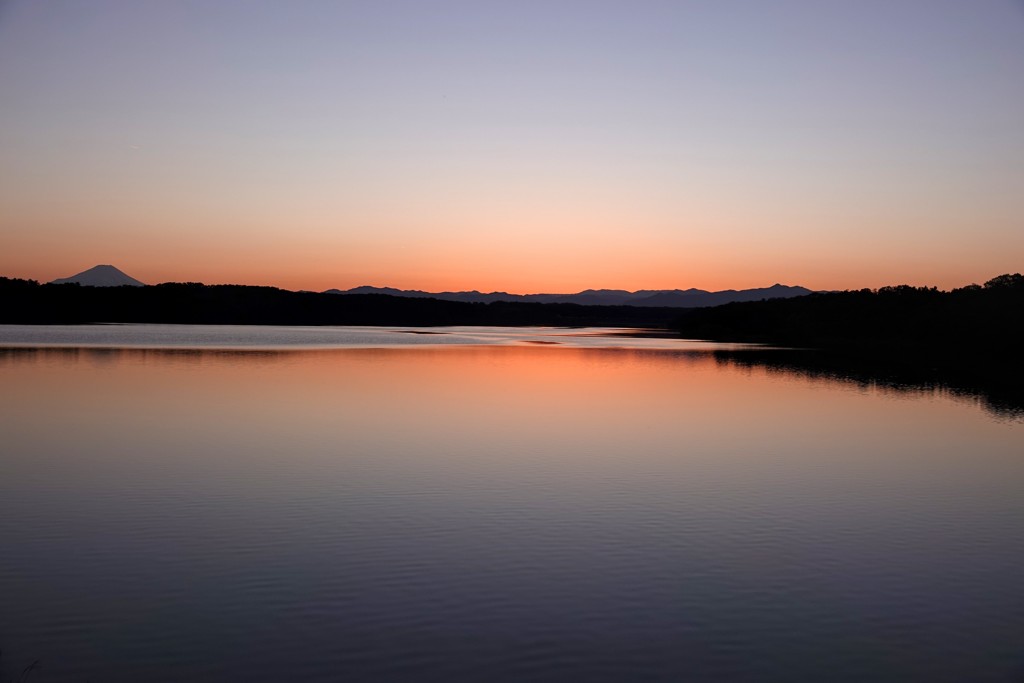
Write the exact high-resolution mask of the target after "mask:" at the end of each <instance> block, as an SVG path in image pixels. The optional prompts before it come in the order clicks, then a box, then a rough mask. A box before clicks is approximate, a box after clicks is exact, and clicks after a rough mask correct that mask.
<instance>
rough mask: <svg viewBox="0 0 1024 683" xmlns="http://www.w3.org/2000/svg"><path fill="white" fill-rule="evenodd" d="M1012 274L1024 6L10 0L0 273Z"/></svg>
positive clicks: (723, 282)
mask: <svg viewBox="0 0 1024 683" xmlns="http://www.w3.org/2000/svg"><path fill="white" fill-rule="evenodd" d="M100 263H104V264H105V263H110V264H113V265H116V266H118V267H119V268H121V269H122V270H124V271H125V272H127V273H128V274H130V275H132V276H133V277H136V278H138V279H140V280H142V281H144V282H148V283H157V282H165V281H198V282H206V283H209V284H213V283H243V284H259V285H273V286H278V287H284V288H287V289H310V290H323V289H327V288H331V287H338V288H342V289H344V288H349V287H354V286H358V285H376V286H391V287H400V288H407V289H424V290H434V291H436V290H461V289H479V290H482V291H495V290H502V291H509V292H518V293H528V292H573V291H579V290H581V289H586V288H618V289H630V290H635V289H672V288H681V289H685V288H689V287H699V288H702V289H726V288H736V289H741V288H749V287H760V286H767V285H770V284H773V283H775V282H781V283H784V284H790V285H803V286H805V287H810V288H812V289H846V288H858V289H859V288H862V287H872V288H873V287H880V286H884V285H892V284H902V283H906V284H912V285H929V286H938V287H940V288H943V289H948V288H951V287H957V286H962V285H965V284H968V283H971V282H979V283H980V282H984V281H985V280H987V279H989V278H991V277H993V276H995V275H999V274H1001V273H1007V272H1010V273H1013V272H1020V271H1021V270H1024V0H862V1H858V2H850V1H849V0H774V1H772V2H765V1H764V0H714V1H712V0H708V1H705V2H697V1H695V0H675V1H672V2H669V1H661V0H631V1H626V0H621V1H611V0H515V1H514V2H513V1H511V0H506V1H503V2H494V1H491V0H464V1H463V0H460V1H454V0H436V1H433V2H424V1H423V0H366V1H361V2H354V1H353V2H345V1H344V0H329V1H328V0H324V1H318V0H306V1H304V2H295V3H291V2H289V3H283V2H259V1H255V0H253V1H244V2H243V1H238V0H219V1H218V2H206V1H201V0H180V1H177V2H173V1H170V0H161V1H159V2H155V1H147V0H123V1H112V0H90V1H89V2H81V1H79V0H47V2H38V1H36V2H32V1H30V0H0V275H3V276H7V277H24V278H31V279H36V280H40V281H48V280H51V279H54V278H57V277H65V276H68V275H72V274H74V273H77V272H79V271H81V270H85V269H86V268H89V267H91V266H93V265H96V264H100Z"/></svg>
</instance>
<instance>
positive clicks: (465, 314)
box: [0, 277, 679, 327]
mask: <svg viewBox="0 0 1024 683" xmlns="http://www.w3.org/2000/svg"><path fill="white" fill-rule="evenodd" d="M678 313H679V311H678V309H673V308H643V307H636V306H586V305H581V304H542V303H526V302H499V301H496V302H492V303H472V302H461V301H442V300H439V299H421V298H407V297H397V296H389V295H384V294H322V293H316V292H292V291H288V290H284V289H277V288H275V287H254V286H249V285H204V284H200V283H195V282H186V283H165V284H160V285H152V286H146V287H130V286H125V287H83V286H80V285H77V284H61V285H54V284H39V283H38V282H36V281H34V280H20V279H12V278H5V277H0V323H6V324H13V323H20V324H54V323H65V324H75V323H101V322H118V323H181V324H222V325H412V326H421V325H422V326H426V325H513V326H515V325H545V326H547V325H551V326H569V327H572V326H621V327H670V326H671V324H672V322H673V320H674V319H675V318H676V317H677V316H678Z"/></svg>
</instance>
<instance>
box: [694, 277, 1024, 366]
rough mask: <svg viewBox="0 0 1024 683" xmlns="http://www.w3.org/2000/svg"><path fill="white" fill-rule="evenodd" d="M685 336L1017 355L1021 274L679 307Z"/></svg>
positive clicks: (1022, 318) (1023, 306) (1022, 336)
mask: <svg viewBox="0 0 1024 683" xmlns="http://www.w3.org/2000/svg"><path fill="white" fill-rule="evenodd" d="M675 329H676V331H677V332H679V333H680V334H681V335H682V336H684V337H690V338H699V339H712V340H722V341H731V342H756V343H766V344H776V345H783V346H799V347H804V348H819V349H829V350H833V351H843V352H858V353H859V352H867V353H878V352H889V353H897V354H910V355H913V356H917V357H921V356H927V355H929V354H933V353H934V354H938V355H941V356H946V357H948V356H949V355H950V353H954V354H966V353H982V354H995V355H999V356H1014V357H1016V356H1019V354H1020V352H1021V349H1022V348H1024V277H1022V276H1021V275H1020V274H1014V275H1000V276H999V277H996V278H993V279H991V280H989V281H988V282H986V283H985V284H984V285H983V286H982V285H969V286H967V287H962V288H959V289H954V290H952V291H948V292H944V291H939V290H937V289H936V288H934V287H910V286H907V285H900V286H897V287H883V288H881V289H878V290H869V289H862V290H858V291H845V292H816V293H813V294H809V295H807V296H802V297H797V298H793V299H771V300H766V301H757V302H748V303H732V304H725V305H724V306H717V307H714V308H701V309H693V310H689V311H683V312H681V314H680V318H679V321H678V322H677V325H676V328H675Z"/></svg>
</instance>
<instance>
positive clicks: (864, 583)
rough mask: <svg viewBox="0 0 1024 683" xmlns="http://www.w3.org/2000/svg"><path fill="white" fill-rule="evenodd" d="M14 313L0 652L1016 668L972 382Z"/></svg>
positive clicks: (670, 348) (611, 349) (996, 482)
mask: <svg viewBox="0 0 1024 683" xmlns="http://www.w3.org/2000/svg"><path fill="white" fill-rule="evenodd" d="M422 332H442V334H422ZM0 346H2V347H4V348H0V387H2V388H3V390H2V391H0V648H2V660H0V680H3V681H6V680H8V678H12V679H16V678H17V675H18V673H19V672H20V671H21V669H22V668H24V667H25V666H27V665H29V664H30V663H31V662H32V661H33V660H39V661H40V662H41V665H42V668H41V669H40V670H39V671H37V672H34V673H33V674H32V675H31V677H30V680H31V681H38V682H39V683H48V682H54V683H64V682H75V683H84V682H85V681H87V680H91V681H97V682H122V681H190V682H195V681H203V682H205V681H232V680H237V681H274V682H277V681H284V680H289V681H446V682H447V681H574V682H576V681H588V682H589V681H759V682H760V681H780V682H781V681H873V682H878V681H883V682H884V681H894V682H895V681H900V682H905V681H928V682H936V681H950V682H954V681H955V682H958V683H959V682H963V681H972V682H985V681H1016V682H1018V683H1019V682H1020V681H1022V680H1024V580H1022V578H1021V576H1022V567H1024V421H1022V420H1021V419H1019V417H1014V416H1013V415H1010V416H1007V415H1000V414H998V413H994V412H992V411H989V410H985V409H984V408H983V407H982V406H981V405H979V402H978V401H977V400H973V399H971V398H969V397H963V396H957V395H953V394H951V393H949V392H943V391H941V390H911V391H901V390H896V389H892V388H887V387H883V386H871V385H865V384H863V383H855V382H848V381H842V380H841V379H829V378H827V377H818V378H813V377H809V376H807V375H805V374H801V373H796V372H786V371H784V370H780V369H778V368H767V367H760V366H758V365H756V364H743V363H736V362H732V361H729V360H727V359H725V358H724V357H723V356H721V355H719V354H716V351H720V350H721V349H722V346H720V345H714V344H707V343H701V342H683V341H673V340H666V339H636V338H628V337H623V336H616V335H614V334H612V332H611V331H603V330H555V329H517V330H507V329H500V328H448V329H434V330H422V329H421V330H416V329H411V328H403V329H397V328H395V329H389V328H349V329H345V328H231V327H208V328H204V327H184V326H178V327H175V326H157V325H153V326H142V325H139V326H135V325H132V326H94V327H23V326H0ZM730 348H732V349H733V350H734V351H735V350H736V349H739V348H740V347H730ZM736 352H737V353H742V351H741V350H740V351H736Z"/></svg>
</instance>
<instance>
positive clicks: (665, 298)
mask: <svg viewBox="0 0 1024 683" xmlns="http://www.w3.org/2000/svg"><path fill="white" fill-rule="evenodd" d="M324 293H325V294H390V295H391V296H404V297H414V298H429V299H441V300H443V301H468V302H473V303H491V302H494V301H521V302H532V303H543V304H584V305H588V306H670V307H673V308H701V307H703V306H718V305H720V304H728V303H732V302H734V301H760V300H761V299H788V298H791V297H795V296H803V295H805V294H810V293H811V290H809V289H807V288H805V287H790V286H787V285H780V284H775V285H772V286H771V287H761V288H757V289H741V290H735V289H726V290H723V291H720V292H708V291H706V290H703V289H661V290H658V289H642V290H639V291H637V292H628V291H626V290H623V289H587V290H584V291H582V292H577V293H576V294H509V293H508V292H488V293H483V292H478V291H476V290H473V291H470V292H423V291H420V290H417V289H413V290H408V289H395V288H393V287H368V286H363V287H355V288H353V289H347V290H341V289H328V290H327V291H326V292H324Z"/></svg>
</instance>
